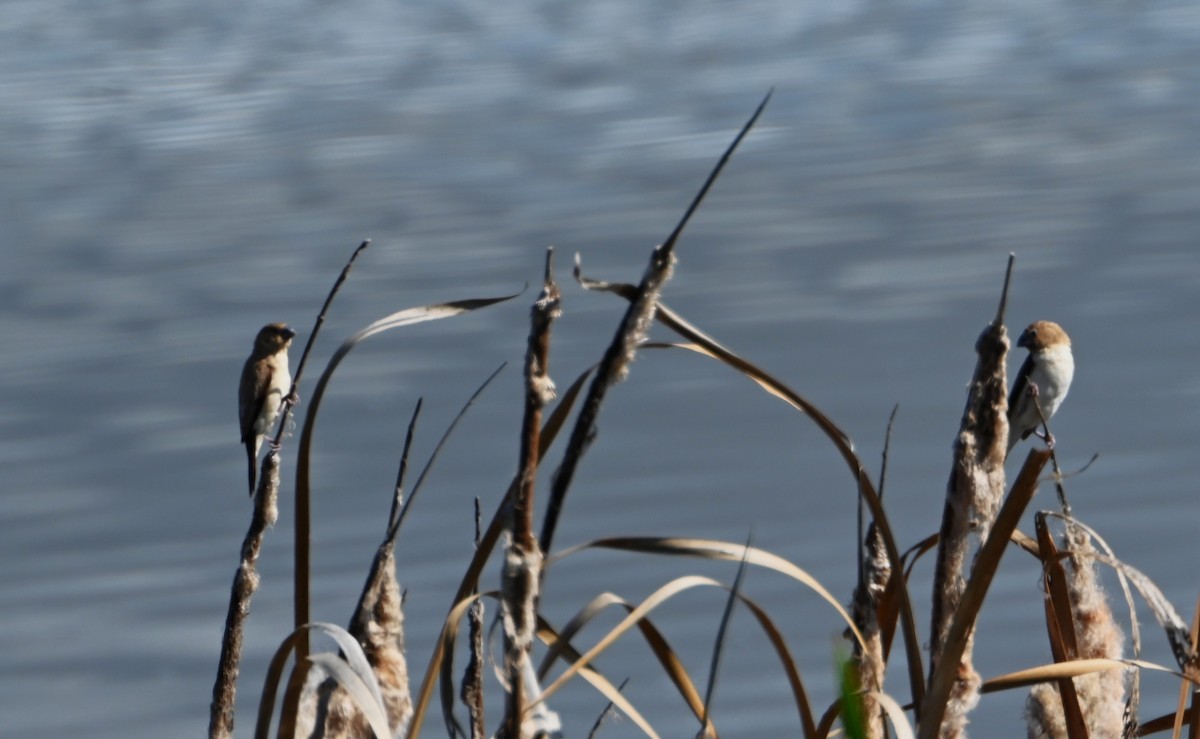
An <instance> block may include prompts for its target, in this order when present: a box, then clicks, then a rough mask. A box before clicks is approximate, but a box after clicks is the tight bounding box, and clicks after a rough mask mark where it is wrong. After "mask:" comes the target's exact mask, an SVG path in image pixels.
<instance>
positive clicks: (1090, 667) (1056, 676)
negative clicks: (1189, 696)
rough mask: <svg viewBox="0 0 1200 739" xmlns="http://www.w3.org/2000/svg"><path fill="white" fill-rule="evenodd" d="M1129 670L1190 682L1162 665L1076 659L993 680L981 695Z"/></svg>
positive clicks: (1133, 660)
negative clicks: (1163, 675) (1105, 671)
mask: <svg viewBox="0 0 1200 739" xmlns="http://www.w3.org/2000/svg"><path fill="white" fill-rule="evenodd" d="M1127 667H1136V668H1138V669H1141V670H1150V671H1152V672H1162V673H1166V674H1168V675H1175V676H1176V677H1179V678H1182V679H1185V680H1186V679H1187V678H1186V677H1184V675H1183V674H1182V673H1179V672H1177V671H1175V670H1172V669H1171V668H1170V667H1164V666H1163V665H1159V664H1155V663H1153V662H1147V661H1145V660H1141V659H1108V658H1105V657H1097V658H1095V659H1076V660H1071V661H1070V662H1051V663H1050V664H1048V665H1038V666H1037V667H1027V668H1026V669H1024V670H1017V671H1016V672H1009V673H1006V674H1004V675H999V676H997V677H993V678H992V679H990V680H985V681H984V683H983V687H982V688H981V689H980V692H983V693H998V692H1000V691H1004V690H1016V689H1020V688H1027V687H1029V686H1030V685H1036V684H1038V683H1044V682H1050V681H1053V680H1061V679H1063V678H1071V677H1080V676H1083V675H1090V674H1092V673H1096V672H1102V671H1104V670H1113V669H1125V668H1127Z"/></svg>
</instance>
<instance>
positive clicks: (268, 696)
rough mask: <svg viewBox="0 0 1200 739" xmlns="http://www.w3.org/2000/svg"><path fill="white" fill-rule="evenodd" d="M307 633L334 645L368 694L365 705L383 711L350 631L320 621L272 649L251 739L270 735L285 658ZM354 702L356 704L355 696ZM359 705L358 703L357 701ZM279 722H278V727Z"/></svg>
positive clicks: (375, 684)
mask: <svg viewBox="0 0 1200 739" xmlns="http://www.w3.org/2000/svg"><path fill="white" fill-rule="evenodd" d="M310 631H319V632H321V633H323V634H325V635H326V636H328V637H329V638H331V639H333V641H334V642H335V643H337V645H338V648H339V649H340V650H341V652H342V655H344V664H345V668H346V669H347V670H349V671H350V672H351V674H353V675H356V676H357V679H359V680H360V682H361V683H362V684H363V686H364V689H365V690H367V691H368V693H367V695H368V697H369V699H368V700H365V703H366V704H368V705H369V704H371V703H375V704H376V707H377V709H378V710H379V711H381V712H383V695H382V693H381V691H380V689H379V683H378V682H377V681H376V679H375V673H374V672H373V671H372V670H371V665H370V664H369V663H368V661H367V658H366V655H365V654H363V651H362V647H361V646H359V643H358V640H357V639H355V638H354V637H353V636H352V635H351V634H350V632H348V631H346V630H345V629H343V628H342V627H341V626H338V625H337V624H330V623H322V622H317V623H312V624H305V625H303V626H301V627H299V628H297V629H295V630H293V631H292V633H290V634H288V635H287V636H286V637H285V638H284V639H283V641H281V642H280V644H279V646H278V647H277V648H276V649H275V654H274V655H272V656H271V662H270V664H269V665H268V668H267V674H266V677H265V678H264V680H263V689H262V694H261V696H260V698H259V703H258V722H257V724H256V725H255V729H254V736H255V737H256V738H257V739H267V737H269V736H270V731H271V718H272V716H273V715H274V713H275V696H276V694H277V693H278V692H279V683H280V680H281V678H282V676H283V668H284V667H285V666H286V665H287V661H288V658H289V657H290V656H291V655H292V652H293V651H295V649H296V647H297V646H298V644H299V643H300V636H301V634H304V635H306V636H307V634H308V632H310ZM306 659H307V658H306ZM359 697H361V696H359ZM355 700H356V702H359V701H358V697H356V698H355ZM361 705H362V702H360V706H361ZM370 710H371V709H370V708H364V715H365V716H367V718H368V720H369V721H370V720H371V716H370V715H369V711H370ZM380 715H381V716H383V726H387V718H386V713H385V712H384V713H381V714H380ZM376 718H378V716H377V717H376ZM294 719H295V717H294V716H293V717H292V722H293V723H294ZM282 723H283V721H282V719H281V725H282ZM371 723H372V726H374V725H375V721H371ZM385 736H390V733H389V734H385Z"/></svg>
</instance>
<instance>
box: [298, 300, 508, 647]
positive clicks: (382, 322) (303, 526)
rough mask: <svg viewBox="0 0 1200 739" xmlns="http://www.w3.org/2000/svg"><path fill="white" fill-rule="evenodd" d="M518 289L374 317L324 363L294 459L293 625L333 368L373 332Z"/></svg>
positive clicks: (303, 602) (301, 612) (304, 600)
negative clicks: (318, 434)
mask: <svg viewBox="0 0 1200 739" xmlns="http://www.w3.org/2000/svg"><path fill="white" fill-rule="evenodd" d="M519 294H520V293H516V294H514V295H506V296H504V297H499V298H482V299H469V300H459V301H454V302H450V303H440V304H435V305H423V306H419V307H416V308H408V309H406V310H402V311H398V312H396V313H393V314H391V315H389V316H385V317H384V318H381V319H379V320H378V321H375V322H374V323H372V324H370V325H369V326H367V327H366V328H364V329H362V330H361V331H359V332H358V333H356V334H354V335H353V336H351V337H350V338H349V339H346V340H345V341H344V342H342V345H341V346H340V347H338V350H337V351H336V352H334V354H333V356H332V357H330V359H329V362H328V363H327V364H326V366H325V371H324V372H322V373H321V378H320V379H319V380H318V381H317V386H316V388H315V389H314V390H313V395H312V399H311V400H310V401H309V403H308V407H307V409H306V411H305V417H304V425H303V427H302V429H301V432H300V449H299V451H298V452H297V459H296V537H295V538H296V541H295V553H296V562H295V593H294V604H293V605H294V609H293V610H294V615H293V622H294V625H295V626H301V625H303V624H306V623H308V622H309V620H310V619H309V590H308V583H309V530H310V528H311V518H310V513H309V512H310V510H311V505H310V502H309V500H310V498H311V495H312V493H311V482H310V480H311V477H310V470H311V459H312V439H313V433H314V431H315V428H316V422H317V415H318V413H319V412H320V409H321V400H322V398H324V396H325V389H326V388H327V387H328V385H329V381H330V380H331V379H332V378H333V373H334V371H335V370H336V369H337V368H338V365H340V364H341V363H342V360H343V359H345V358H346V355H348V354H349V353H350V352H351V351H352V350H353V349H354V348H355V347H356V346H358V345H359V344H361V343H362V342H363V341H366V340H367V339H369V338H370V337H372V336H375V335H377V334H381V333H383V332H385V331H391V330H392V329H396V328H400V327H402V326H411V325H413V324H417V323H424V322H426V321H436V320H439V319H442V318H451V317H454V316H460V315H463V314H465V313H469V312H471V311H474V310H478V309H480V308H486V307H488V306H490V305H495V304H497V303H502V302H504V301H506V300H512V299H513V298H515V297H516V296H517V295H519ZM297 654H299V655H300V656H302V657H303V656H307V654H308V645H307V643H306V637H304V636H301V643H300V645H299V648H298V649H297Z"/></svg>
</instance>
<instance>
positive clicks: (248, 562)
mask: <svg viewBox="0 0 1200 739" xmlns="http://www.w3.org/2000/svg"><path fill="white" fill-rule="evenodd" d="M279 466H280V461H279V455H278V454H276V453H275V452H274V451H271V452H269V453H268V454H267V457H266V459H265V460H263V466H262V475H261V476H260V477H259V487H258V495H257V496H255V498H254V513H253V514H252V516H251V518H250V528H249V529H248V530H247V531H246V538H245V539H243V541H242V561H241V563H240V564H239V565H238V568H237V572H236V573H235V574H234V576H233V587H232V589H231V591H230V593H229V610H228V612H227V613H226V614H225V633H224V635H223V636H222V638H221V657H220V660H219V661H218V662H217V680H216V682H215V683H214V684H213V697H212V703H211V704H210V706H209V715H208V736H209V739H228V738H229V737H232V736H233V718H234V705H235V704H236V702H237V678H238V669H239V665H240V663H241V658H242V643H243V640H244V638H245V622H246V617H247V616H249V615H250V599H251V598H252V597H253V596H254V591H255V590H257V589H258V582H259V576H258V571H257V570H256V569H255V565H256V563H257V562H258V555H259V552H261V551H262V544H263V539H264V538H265V536H266V532H267V529H269V528H270V527H272V526H274V525H275V520H276V519H277V518H278V516H279V507H278V505H277V503H278V501H279Z"/></svg>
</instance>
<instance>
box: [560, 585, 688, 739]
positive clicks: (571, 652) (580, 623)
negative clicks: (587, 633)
mask: <svg viewBox="0 0 1200 739" xmlns="http://www.w3.org/2000/svg"><path fill="white" fill-rule="evenodd" d="M610 607H618V608H623V609H624V610H625V611H626V613H628V612H630V611H632V610H633V609H634V608H635V606H634V605H633V604H632V603H629V602H628V601H626V600H625V599H624V598H621V597H619V596H617V595H614V594H613V593H601V594H600V595H597V596H596V597H594V598H592V599H591V600H590V601H588V602H587V603H586V604H585V605H584V606H583V607H582V608H580V609H579V610H578V611H577V612H576V613H575V615H574V616H572V617H571V620H570V621H568V622H567V625H566V626H564V627H563V628H562V629H561V630H558V631H555V630H554V629H553V628H552V627H550V626H549V625H548V624H545V621H544V619H540V617H539V623H541V624H545V625H544V627H543V628H544V634H542V636H541V638H542V641H544V642H546V644H547V646H548V647H549V649H548V650H547V651H546V654H545V656H544V657H543V658H542V663H541V664H540V665H539V666H538V679H539V680H544V679H545V678H546V675H547V674H548V673H549V672H550V668H551V667H553V666H554V662H555V661H556V660H558V659H559V658H560V657H561V658H563V659H564V660H566V661H568V662H577V661H579V659H580V657H581V656H582V655H581V653H580V652H578V651H576V649H575V648H574V647H573V646H571V640H572V639H574V638H575V636H576V635H577V634H578V633H579V631H580V630H581V629H583V627H585V626H587V625H588V624H589V623H591V622H592V620H593V619H595V618H596V617H597V616H599V615H600V614H601V613H603V612H604V611H605V610H606V609H608V608H610ZM638 629H639V630H640V631H641V632H642V637H643V638H644V639H645V640H646V644H647V645H648V646H649V647H650V651H651V652H653V653H654V656H655V657H656V658H657V659H658V662H659V664H660V665H662V668H663V670H664V671H665V672H666V673H667V677H668V678H670V680H671V682H672V683H673V684H674V685H675V689H676V690H678V691H679V695H680V697H682V698H683V700H684V702H685V703H686V704H687V706H688V708H690V709H691V710H692V714H693V715H694V716H695V717H696V718H700V716H701V715H702V714H703V712H704V702H703V701H702V700H701V699H700V693H699V691H697V690H696V685H695V683H693V682H692V678H691V676H690V675H689V674H688V673H687V670H685V669H684V667H683V662H682V661H681V660H680V659H679V657H678V656H677V655H676V653H675V650H674V649H673V648H672V647H671V645H670V644H669V643H668V642H667V639H666V637H664V636H663V635H662V632H660V631H659V630H658V627H656V626H655V625H654V622H653V621H651V620H650V619H642V620H641V621H639V622H638ZM547 634H548V635H551V636H552V637H553V639H552V640H551V639H548V638H547V636H546V635H547ZM622 710H624V709H622Z"/></svg>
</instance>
